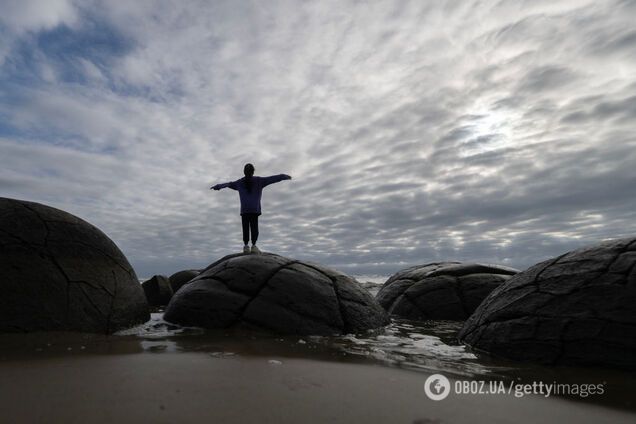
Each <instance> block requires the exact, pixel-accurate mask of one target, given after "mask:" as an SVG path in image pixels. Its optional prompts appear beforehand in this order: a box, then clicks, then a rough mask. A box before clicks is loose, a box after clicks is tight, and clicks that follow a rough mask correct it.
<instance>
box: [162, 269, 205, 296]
mask: <svg viewBox="0 0 636 424" xmlns="http://www.w3.org/2000/svg"><path fill="white" fill-rule="evenodd" d="M199 274H201V271H200V270H198V269H184V270H183V271H179V272H175V273H174V274H172V275H171V276H170V277H168V279H169V280H170V286H171V287H172V291H173V292H174V293H176V292H178V291H179V289H180V288H181V287H183V286H184V285H185V284H186V283H187V282H189V281H190V280H192V279H193V278H194V277H196V276H197V275H199Z"/></svg>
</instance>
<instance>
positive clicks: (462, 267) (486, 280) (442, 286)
mask: <svg viewBox="0 0 636 424" xmlns="http://www.w3.org/2000/svg"><path fill="white" fill-rule="evenodd" d="M517 272H519V271H518V270H516V269H513V268H508V267H504V266H499V265H486V264H475V263H463V262H435V263H430V264H426V265H417V266H414V267H411V268H407V269H404V270H402V271H399V272H398V273H396V274H394V275H392V276H391V277H390V278H389V279H388V280H387V281H386V283H384V285H383V286H382V288H381V289H380V291H379V292H378V294H377V295H376V299H377V300H378V302H379V303H380V305H382V307H383V308H384V309H386V310H387V312H389V314H391V315H396V316H399V317H402V318H407V319H412V320H429V319H430V320H453V321H463V320H465V319H466V318H468V317H469V316H470V314H472V313H473V312H474V311H475V309H477V307H478V306H479V304H480V303H481V302H482V301H483V300H484V299H485V298H486V296H488V294H490V292H491V291H493V290H494V289H495V288H496V287H498V286H500V285H501V284H502V283H504V282H505V281H506V280H508V279H509V278H510V277H511V276H512V275H514V274H516V273H517Z"/></svg>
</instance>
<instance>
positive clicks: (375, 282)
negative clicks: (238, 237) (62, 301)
mask: <svg viewBox="0 0 636 424" xmlns="http://www.w3.org/2000/svg"><path fill="white" fill-rule="evenodd" d="M356 278H357V279H358V281H359V282H361V283H362V284H363V285H364V286H365V287H366V288H367V289H368V290H369V291H370V292H371V293H372V294H374V295H375V293H377V291H378V290H379V288H380V286H381V284H382V283H383V282H384V281H385V280H386V278H385V277H383V276H356ZM461 326H462V323H461V322H454V321H423V322H420V321H408V320H402V319H392V320H391V323H390V324H389V325H387V326H386V327H383V328H380V329H376V330H370V331H367V332H365V333H363V334H355V335H354V334H347V335H341V336H280V335H274V334H271V333H266V332H255V331H253V330H252V331H247V330H241V329H227V330H206V329H202V328H197V327H182V326H179V325H175V324H172V323H169V322H166V321H164V320H163V311H162V310H156V311H154V312H153V313H152V314H151V319H150V321H148V322H146V323H144V324H142V325H139V326H137V327H134V328H130V329H127V330H123V331H119V332H117V333H115V334H114V335H110V336H106V335H89V334H79V333H40V334H26V335H23V334H12V335H0V346H2V349H0V359H10V357H20V358H25V359H28V358H29V357H47V356H54V355H69V354H122V353H131V354H134V353H152V354H179V353H181V352H199V353H203V354H207V355H209V356H211V357H213V358H220V359H228V360H231V359H232V358H235V357H237V356H238V355H243V356H259V357H266V358H268V360H272V361H279V362H282V363H284V360H285V358H299V357H300V358H305V359H314V360H328V361H342V362H364V363H372V364H376V365H377V366H386V367H396V368H401V369H405V370H409V371H412V372H420V373H422V374H423V379H425V378H426V375H428V374H431V373H439V374H443V375H446V376H447V377H449V378H453V379H456V380H457V379H460V380H465V381H473V382H475V381H486V382H500V381H504V382H510V381H513V380H514V381H516V382H520V383H526V382H527V383H532V382H535V381H537V382H544V383H546V384H548V383H553V382H557V383H567V384H573V383H576V384H598V383H602V384H604V385H605V387H606V391H605V394H604V395H602V396H598V397H588V398H585V399H582V398H580V397H577V396H571V397H568V398H569V399H572V400H574V401H584V402H594V403H599V404H603V405H605V406H608V407H613V408H621V409H627V410H631V411H636V405H634V396H633V394H632V393H633V392H632V390H633V387H635V386H636V373H634V372H627V371H624V370H615V369H605V368H580V367H562V366H559V367H554V366H542V365H536V364H527V363H519V362H513V361H505V360H501V359H497V358H490V357H487V356H484V355H478V354H476V353H475V352H472V351H471V350H470V349H469V348H467V347H466V346H464V345H462V344H461V343H459V342H458V340H457V333H458V332H459V330H460V328H461Z"/></svg>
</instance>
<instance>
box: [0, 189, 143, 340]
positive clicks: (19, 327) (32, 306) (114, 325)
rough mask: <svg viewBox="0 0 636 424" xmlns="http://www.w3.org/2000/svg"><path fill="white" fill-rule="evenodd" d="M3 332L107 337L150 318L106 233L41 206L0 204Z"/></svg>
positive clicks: (134, 279) (129, 272) (0, 322)
mask: <svg viewBox="0 0 636 424" xmlns="http://www.w3.org/2000/svg"><path fill="white" fill-rule="evenodd" d="M0 275H2V284H1V286H2V295H1V296H0V332H26V331H42V330H71V331H84V332H99V333H112V332H114V331H117V330H120V329H123V328H128V327H131V326H133V325H135V324H138V323H143V322H145V321H147V320H148V319H149V318H150V315H149V312H148V304H147V303H146V299H145V297H144V293H143V290H142V288H141V285H140V284H139V281H138V280H137V276H136V275H135V271H134V270H133V269H132V267H131V266H130V264H129V263H128V260H127V259H126V257H125V256H124V255H123V253H122V252H121V251H120V250H119V248H117V246H116V245H115V243H113V242H112V240H110V239H109V238H108V237H107V236H106V235H105V234H104V233H102V232H101V231H100V230H99V229H97V228H96V227H94V226H92V225H91V224H89V223H88V222H86V221H83V220H81V219H80V218H78V217H76V216H73V215H71V214H69V213H67V212H63V211H61V210H59V209H54V208H51V207H48V206H45V205H41V204H39V203H33V202H27V201H22V200H14V199H7V198H0Z"/></svg>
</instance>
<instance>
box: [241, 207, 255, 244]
mask: <svg viewBox="0 0 636 424" xmlns="http://www.w3.org/2000/svg"><path fill="white" fill-rule="evenodd" d="M241 221H242V222H243V243H245V244H247V242H248V241H250V230H252V244H256V240H257V239H258V214H257V213H244V214H242V215H241Z"/></svg>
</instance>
